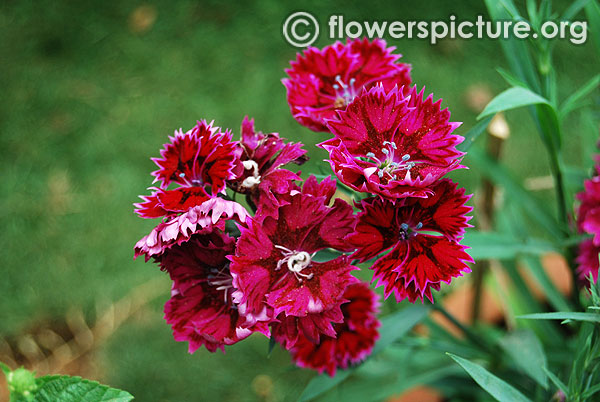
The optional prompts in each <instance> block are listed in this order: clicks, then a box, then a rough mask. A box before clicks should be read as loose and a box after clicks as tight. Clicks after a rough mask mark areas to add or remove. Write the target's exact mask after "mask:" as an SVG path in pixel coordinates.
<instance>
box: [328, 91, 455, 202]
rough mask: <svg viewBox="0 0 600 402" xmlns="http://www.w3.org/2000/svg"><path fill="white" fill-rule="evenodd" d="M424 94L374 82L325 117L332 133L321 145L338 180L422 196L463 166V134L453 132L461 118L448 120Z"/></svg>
mask: <svg viewBox="0 0 600 402" xmlns="http://www.w3.org/2000/svg"><path fill="white" fill-rule="evenodd" d="M423 94H424V89H423V90H421V92H417V89H416V87H413V88H412V89H411V90H410V91H409V94H408V96H404V95H403V94H402V91H401V90H399V89H398V88H394V89H392V90H390V91H386V90H385V88H384V87H382V86H376V87H374V88H372V89H370V90H369V91H365V92H363V93H362V94H361V95H359V96H358V97H357V98H356V99H355V100H354V101H353V102H352V103H351V104H350V105H348V107H347V108H346V110H344V111H338V118H336V119H333V120H330V121H328V123H327V124H328V127H329V128H330V130H331V132H332V133H333V134H334V136H335V137H334V138H332V139H331V140H328V141H325V142H323V143H321V144H320V146H321V147H322V148H324V149H325V150H326V151H328V152H329V156H330V159H329V162H330V164H331V168H332V169H333V171H334V172H335V174H336V176H337V177H338V179H339V180H340V181H341V182H342V183H344V184H346V185H347V186H348V187H350V188H352V189H353V190H356V191H361V192H367V193H371V194H377V195H380V196H381V197H384V198H388V199H390V200H395V199H399V198H405V197H427V196H428V195H429V194H431V192H432V190H431V186H433V185H434V183H436V182H437V181H438V180H439V179H440V178H441V177H442V176H444V175H445V174H446V173H448V172H450V171H452V170H454V169H457V168H460V167H462V166H460V159H461V157H462V156H463V155H464V153H463V152H460V151H458V150H457V149H456V146H457V145H458V144H460V143H461V142H462V141H463V137H461V136H459V135H456V134H452V132H453V131H454V129H456V128H457V127H458V126H459V125H460V123H453V122H450V121H449V119H450V112H449V111H448V109H444V110H441V109H440V104H441V100H438V101H437V102H434V101H433V96H432V95H429V96H428V97H427V98H426V99H425V100H423Z"/></svg>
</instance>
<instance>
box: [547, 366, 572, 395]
mask: <svg viewBox="0 0 600 402" xmlns="http://www.w3.org/2000/svg"><path fill="white" fill-rule="evenodd" d="M544 372H545V373H546V375H547V376H548V378H549V379H550V381H552V383H553V384H554V385H556V388H558V389H560V390H561V391H562V392H563V393H564V394H565V395H567V396H568V395H569V390H568V389H567V386H566V385H565V383H564V382H562V381H561V380H560V378H558V377H557V376H556V374H554V373H553V372H552V371H550V370H548V368H544Z"/></svg>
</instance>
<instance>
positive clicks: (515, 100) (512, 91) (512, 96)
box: [477, 87, 550, 120]
mask: <svg viewBox="0 0 600 402" xmlns="http://www.w3.org/2000/svg"><path fill="white" fill-rule="evenodd" d="M537 104H546V105H550V102H549V101H548V100H547V99H546V98H543V97H541V96H540V95H538V94H536V93H534V92H532V91H530V90H529V89H527V88H523V87H512V88H509V89H507V90H506V91H504V92H502V93H500V94H499V95H498V96H496V97H495V98H494V99H492V100H491V102H490V103H488V105H487V106H486V107H485V109H483V112H481V114H480V115H479V116H477V120H480V119H482V118H484V117H486V116H489V115H493V114H496V113H498V112H503V111H506V110H511V109H516V108H519V107H523V106H529V105H537Z"/></svg>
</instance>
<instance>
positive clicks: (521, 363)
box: [500, 329, 548, 389]
mask: <svg viewBox="0 0 600 402" xmlns="http://www.w3.org/2000/svg"><path fill="white" fill-rule="evenodd" d="M500 346H502V349H504V351H505V352H506V353H507V354H508V355H509V356H510V357H511V358H512V360H513V361H514V362H515V363H516V364H517V366H518V367H519V368H520V369H521V370H522V371H523V372H524V373H525V374H527V375H528V376H530V377H531V378H533V379H534V380H535V381H536V382H537V383H538V384H540V385H541V386H542V387H544V389H548V377H547V376H546V372H545V371H544V369H545V368H546V366H547V361H546V354H545V353H544V349H543V347H542V344H541V342H540V341H539V339H538V338H537V337H536V336H535V334H534V333H533V332H532V331H531V330H524V329H521V330H516V331H514V332H511V333H509V334H507V335H505V336H504V338H502V339H501V340H500Z"/></svg>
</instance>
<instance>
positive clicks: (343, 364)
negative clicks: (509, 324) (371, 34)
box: [135, 40, 472, 375]
mask: <svg viewBox="0 0 600 402" xmlns="http://www.w3.org/2000/svg"><path fill="white" fill-rule="evenodd" d="M392 51H393V48H388V47H386V45H385V42H384V41H381V40H375V41H372V42H369V41H368V40H354V41H349V42H348V43H347V44H342V43H339V42H338V43H335V44H334V45H332V46H328V47H326V48H324V49H323V50H318V49H315V48H309V49H308V50H306V51H305V52H304V54H303V55H299V56H298V58H297V60H296V61H293V62H292V68H291V69H289V70H287V72H288V75H289V78H287V79H285V80H284V84H285V86H286V88H287V90H288V102H289V104H290V108H291V110H292V113H293V114H294V117H295V118H296V119H297V120H298V121H299V122H300V123H301V124H303V125H306V126H307V127H309V128H311V129H313V130H321V131H323V130H325V131H328V132H330V133H331V134H332V135H333V137H332V138H330V139H329V140H327V141H325V142H323V143H321V144H320V146H321V147H322V148H323V149H325V150H326V151H327V152H328V153H329V163H330V165H331V167H332V169H333V172H334V174H335V176H337V178H338V180H339V181H340V182H341V183H343V184H344V185H346V186H347V187H348V188H350V189H352V190H354V191H356V192H364V193H367V194H368V197H367V198H362V199H361V201H360V202H356V203H355V205H354V206H352V205H350V204H348V203H347V202H346V201H343V200H342V199H340V198H336V197H335V195H336V191H337V185H338V183H337V181H336V180H334V179H332V178H330V177H326V178H324V179H322V180H321V181H319V180H317V178H316V177H315V176H309V177H308V178H307V179H306V180H302V178H301V176H300V174H299V173H295V172H293V171H291V170H288V169H287V168H286V165H289V164H290V163H295V164H302V163H304V162H305V161H306V160H307V157H306V150H305V149H303V146H302V144H300V143H292V142H287V141H286V140H284V139H283V138H281V137H280V136H279V134H277V133H268V134H265V133H262V132H259V131H257V130H256V129H255V127H254V121H253V120H251V119H249V118H248V117H246V118H245V119H244V120H243V122H242V125H241V132H240V138H239V140H237V141H236V140H233V138H232V137H233V135H232V132H231V131H230V130H221V129H220V128H219V127H216V126H214V124H213V123H212V122H211V123H208V122H207V121H204V120H202V121H199V122H198V123H197V125H196V126H195V127H194V128H192V129H191V130H189V131H187V132H183V131H182V130H179V131H176V132H175V134H174V135H173V136H172V137H169V142H168V143H167V144H166V145H165V146H164V148H163V149H162V150H161V152H160V157H158V158H153V161H154V163H155V164H156V165H157V166H158V169H157V170H156V171H154V172H152V176H154V184H155V187H150V189H149V190H150V191H151V193H150V195H144V196H141V198H142V202H140V203H137V204H135V207H136V213H137V214H138V215H139V216H140V217H143V218H160V222H159V223H158V225H157V226H156V227H155V228H154V229H152V230H151V232H150V233H149V234H148V235H146V236H144V237H143V238H142V239H141V240H139V241H138V242H137V244H136V245H135V257H138V256H142V255H143V256H144V257H145V259H146V261H148V260H150V259H152V260H154V261H155V262H156V263H158V264H159V265H160V268H161V269H162V270H163V271H165V272H167V273H168V274H169V276H170V278H171V280H172V291H171V298H170V299H169V300H168V301H167V303H166V305H165V319H166V321H167V322H168V323H169V324H170V325H171V327H172V329H173V334H174V337H175V339H176V340H178V341H186V342H188V343H189V351H190V353H193V352H194V351H196V350H197V349H198V348H199V347H201V346H204V347H206V349H208V350H209V351H216V350H217V349H221V350H224V347H225V346H226V345H231V344H234V343H236V342H238V341H240V340H243V339H245V338H246V337H248V336H249V335H250V334H252V333H254V332H258V333H261V334H264V335H265V336H267V337H270V338H271V339H273V340H274V341H276V342H278V343H279V344H281V345H282V346H283V347H284V348H285V349H287V350H289V351H290V352H291V354H292V357H293V359H294V360H295V361H296V363H297V364H298V365H299V366H302V367H309V368H312V369H315V370H317V371H319V372H327V373H328V374H330V375H334V373H335V371H336V370H337V369H339V368H342V369H344V368H347V367H349V366H350V365H352V364H356V363H358V362H360V361H362V360H364V359H365V358H366V357H367V356H368V355H369V353H370V352H371V350H372V348H373V345H374V343H375V341H376V340H377V339H378V337H379V334H378V328H379V321H378V320H377V317H376V313H377V312H378V307H379V302H378V297H377V295H376V294H375V293H374V291H373V290H371V289H370V288H369V286H368V284H366V283H363V282H361V281H359V280H358V279H357V278H356V277H355V276H353V271H355V270H358V268H357V267H356V266H355V265H353V261H358V262H365V261H367V260H370V259H374V262H373V264H372V267H371V269H373V271H374V280H378V281H379V284H380V285H381V284H383V285H384V294H385V296H386V298H387V297H388V296H389V295H390V294H391V293H392V292H394V293H395V296H396V299H397V300H398V301H401V300H403V299H408V300H409V301H410V302H415V301H416V300H421V301H423V300H424V298H428V299H430V300H432V290H439V289H440V284H441V282H446V283H449V282H450V281H451V279H452V278H453V277H456V276H459V275H462V273H463V272H468V271H469V268H468V266H467V263H468V262H471V261H472V260H471V258H470V257H469V255H468V254H467V253H466V252H465V247H464V246H462V245H461V244H460V243H459V242H460V240H461V239H462V236H463V234H464V231H465V228H466V227H468V226H469V224H468V220H469V217H467V216H466V214H468V213H469V212H470V210H471V208H470V207H468V206H466V205H465V204H466V202H467V201H468V199H469V196H466V195H465V192H464V189H459V188H458V187H457V185H456V184H455V183H453V182H452V181H450V180H449V179H444V178H443V176H444V175H445V174H446V173H447V172H450V171H452V170H454V169H457V168H460V167H462V166H461V165H460V161H461V158H462V157H463V153H462V152H460V151H458V150H457V149H456V146H457V145H458V144H459V143H460V142H461V141H462V137H460V136H458V135H456V134H453V131H454V130H455V128H456V127H458V124H457V123H452V122H450V121H449V117H450V113H449V112H448V111H447V110H445V109H444V110H441V108H440V101H437V102H434V101H433V98H432V97H431V96H429V97H427V98H425V99H424V96H423V94H424V92H423V90H421V91H420V92H419V91H417V89H416V87H412V88H411V87H410V86H409V84H410V81H411V80H410V75H409V71H410V67H409V66H408V65H406V64H401V63H397V60H398V58H399V57H400V56H399V55H395V54H393V53H392ZM238 200H239V202H238ZM241 200H243V201H241Z"/></svg>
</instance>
